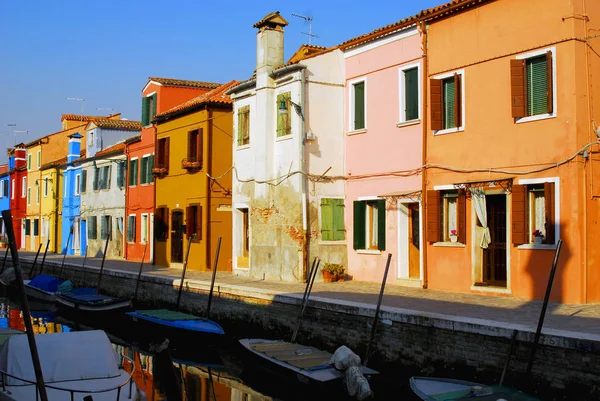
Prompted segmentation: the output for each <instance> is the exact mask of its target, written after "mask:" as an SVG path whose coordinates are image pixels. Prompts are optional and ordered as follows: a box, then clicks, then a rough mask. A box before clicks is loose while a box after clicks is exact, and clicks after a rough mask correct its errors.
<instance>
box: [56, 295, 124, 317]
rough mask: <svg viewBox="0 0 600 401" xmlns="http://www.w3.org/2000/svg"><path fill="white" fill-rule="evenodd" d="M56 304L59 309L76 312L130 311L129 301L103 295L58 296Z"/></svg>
mask: <svg viewBox="0 0 600 401" xmlns="http://www.w3.org/2000/svg"><path fill="white" fill-rule="evenodd" d="M56 302H57V303H58V305H59V306H60V307H61V308H66V309H70V310H73V311H78V312H100V313H102V312H104V313H111V312H112V313H119V312H124V311H127V310H130V309H131V300H129V299H120V298H114V297H110V296H107V295H103V294H82V295H75V294H58V295H57V296H56Z"/></svg>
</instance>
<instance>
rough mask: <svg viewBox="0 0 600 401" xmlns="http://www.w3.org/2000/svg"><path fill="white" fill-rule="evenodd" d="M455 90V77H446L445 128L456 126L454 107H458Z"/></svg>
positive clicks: (444, 88) (444, 86) (444, 87)
mask: <svg viewBox="0 0 600 401" xmlns="http://www.w3.org/2000/svg"><path fill="white" fill-rule="evenodd" d="M455 90H456V88H455V84H454V77H452V78H448V79H445V80H444V81H443V82H442V94H443V100H442V102H443V109H444V116H443V118H444V129H446V128H454V127H456V121H455V119H454V116H455V114H454V108H455V107H456V105H455V104H454V101H455V97H456V94H455Z"/></svg>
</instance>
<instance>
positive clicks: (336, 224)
mask: <svg viewBox="0 0 600 401" xmlns="http://www.w3.org/2000/svg"><path fill="white" fill-rule="evenodd" d="M331 201H332V204H333V207H332V209H333V240H334V241H343V240H345V239H346V225H345V224H344V207H345V206H344V200H343V199H332V200H331Z"/></svg>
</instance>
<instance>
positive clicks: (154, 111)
mask: <svg viewBox="0 0 600 401" xmlns="http://www.w3.org/2000/svg"><path fill="white" fill-rule="evenodd" d="M151 112H152V114H151V115H150V120H152V119H153V118H154V116H155V115H156V93H155V94H154V95H152V111H151ZM148 123H150V122H148Z"/></svg>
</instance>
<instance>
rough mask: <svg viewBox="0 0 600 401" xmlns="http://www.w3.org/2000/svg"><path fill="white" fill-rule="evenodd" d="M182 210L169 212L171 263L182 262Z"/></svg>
mask: <svg viewBox="0 0 600 401" xmlns="http://www.w3.org/2000/svg"><path fill="white" fill-rule="evenodd" d="M183 230H184V226H183V212H182V211H174V212H173V213H172V214H171V263H183Z"/></svg>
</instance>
